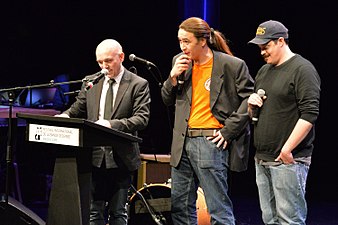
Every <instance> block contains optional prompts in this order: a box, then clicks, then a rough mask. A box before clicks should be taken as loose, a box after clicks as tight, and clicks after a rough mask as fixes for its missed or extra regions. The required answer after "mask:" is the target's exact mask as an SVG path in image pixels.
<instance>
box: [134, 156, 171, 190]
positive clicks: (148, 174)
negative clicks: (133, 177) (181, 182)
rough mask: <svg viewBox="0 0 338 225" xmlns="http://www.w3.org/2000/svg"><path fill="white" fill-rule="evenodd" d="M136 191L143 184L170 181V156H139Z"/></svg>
mask: <svg viewBox="0 0 338 225" xmlns="http://www.w3.org/2000/svg"><path fill="white" fill-rule="evenodd" d="M141 160H142V164H141V167H140V168H139V170H138V175H137V189H140V188H142V187H143V186H144V184H155V183H166V182H167V181H168V180H169V179H170V176H171V175H170V171H171V169H170V164H169V163H170V155H156V154H141Z"/></svg>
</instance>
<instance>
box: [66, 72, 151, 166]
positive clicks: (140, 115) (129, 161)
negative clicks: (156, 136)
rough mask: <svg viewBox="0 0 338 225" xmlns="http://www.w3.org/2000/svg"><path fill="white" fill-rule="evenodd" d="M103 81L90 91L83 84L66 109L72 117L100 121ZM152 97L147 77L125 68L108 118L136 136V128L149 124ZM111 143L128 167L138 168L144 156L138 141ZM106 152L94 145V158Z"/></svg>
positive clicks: (142, 127)
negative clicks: (96, 148) (141, 156)
mask: <svg viewBox="0 0 338 225" xmlns="http://www.w3.org/2000/svg"><path fill="white" fill-rule="evenodd" d="M86 78H88V79H91V78H93V77H92V76H87V77H86ZM103 81H104V79H101V80H100V81H99V82H98V83H97V84H96V85H94V86H93V87H92V88H91V89H89V90H88V91H86V90H85V85H83V86H82V88H81V91H80V93H79V95H78V96H77V97H76V101H75V102H74V103H73V104H72V105H71V107H70V108H69V109H68V110H66V111H65V112H64V113H65V114H67V115H69V116H70V117H76V118H85V119H88V120H90V121H94V122H95V121H97V120H98V115H99V104H100V97H101V91H102V87H103ZM150 101H151V99H150V90H149V83H148V81H147V80H145V79H143V78H142V77H140V76H138V75H136V74H134V73H132V72H130V71H128V70H127V69H125V70H124V73H123V75H122V79H121V82H120V85H119V89H118V91H117V95H116V99H115V103H114V108H113V111H112V115H111V119H110V120H109V122H110V124H111V126H112V128H115V129H118V130H120V131H123V132H126V133H130V134H132V135H135V136H137V132H138V131H139V130H142V129H144V128H146V126H147V125H148V122H149V118H150ZM112 147H113V149H114V152H115V153H116V154H117V155H118V156H119V158H120V159H121V160H122V162H123V164H124V165H123V166H126V167H127V168H128V170H130V171H133V170H136V169H138V168H139V166H140V164H141V159H140V150H139V145H138V143H136V142H132V143H130V144H124V145H119V144H117V146H112ZM122 148H123V149H122ZM103 154H104V151H102V150H95V148H94V150H93V159H94V158H101V159H102V158H103ZM108 160H109V159H108ZM98 164H101V163H98ZM96 166H98V165H96Z"/></svg>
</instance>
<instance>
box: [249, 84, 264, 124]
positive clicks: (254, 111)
mask: <svg viewBox="0 0 338 225" xmlns="http://www.w3.org/2000/svg"><path fill="white" fill-rule="evenodd" d="M257 94H258V95H259V97H261V98H263V96H264V95H265V91H264V90H263V89H258V91H257ZM260 111H261V108H260V107H254V108H253V109H252V119H251V120H252V123H253V124H257V122H258V117H259V113H260Z"/></svg>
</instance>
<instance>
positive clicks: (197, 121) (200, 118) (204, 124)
mask: <svg viewBox="0 0 338 225" xmlns="http://www.w3.org/2000/svg"><path fill="white" fill-rule="evenodd" d="M212 63H213V58H211V59H210V60H209V61H208V62H207V63H205V64H203V65H196V64H195V65H194V66H193V70H192V103H191V111H190V117H189V121H188V125H189V128H222V127H223V125H222V124H221V123H219V122H218V120H217V119H216V118H215V117H214V116H213V115H212V113H211V110H210V81H211V71H212Z"/></svg>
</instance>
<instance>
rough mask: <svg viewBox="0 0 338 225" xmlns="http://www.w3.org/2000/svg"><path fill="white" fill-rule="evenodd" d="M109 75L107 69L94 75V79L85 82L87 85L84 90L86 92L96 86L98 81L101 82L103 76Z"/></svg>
mask: <svg viewBox="0 0 338 225" xmlns="http://www.w3.org/2000/svg"><path fill="white" fill-rule="evenodd" d="M108 73H109V71H108V70H107V69H102V70H101V71H100V72H97V73H95V74H94V75H95V77H94V78H93V79H91V80H85V81H87V85H86V88H85V90H86V91H88V90H89V89H91V88H92V87H93V86H94V85H95V84H97V82H99V80H101V79H102V78H103V77H104V76H106V75H107V74H108Z"/></svg>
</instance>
